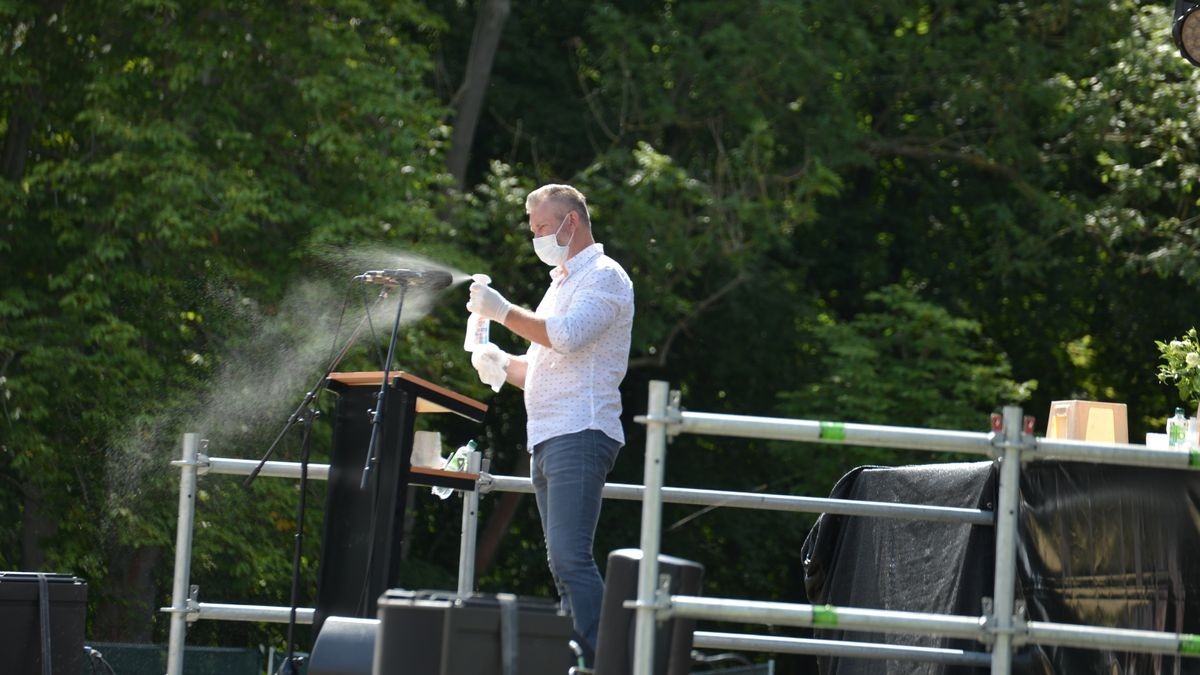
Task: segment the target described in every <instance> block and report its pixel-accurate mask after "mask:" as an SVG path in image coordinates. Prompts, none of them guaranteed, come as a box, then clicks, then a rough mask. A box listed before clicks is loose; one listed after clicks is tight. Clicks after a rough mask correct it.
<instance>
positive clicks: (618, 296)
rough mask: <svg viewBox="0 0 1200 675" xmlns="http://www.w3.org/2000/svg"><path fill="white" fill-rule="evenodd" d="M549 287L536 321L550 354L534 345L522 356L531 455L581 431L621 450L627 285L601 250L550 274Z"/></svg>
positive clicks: (596, 247)
mask: <svg viewBox="0 0 1200 675" xmlns="http://www.w3.org/2000/svg"><path fill="white" fill-rule="evenodd" d="M564 268H565V269H564ZM550 279H551V281H550V288H548V289H547V290H546V295H545V296H543V297H542V301H541V303H540V304H538V307H537V312H536V314H537V316H538V317H540V318H544V319H545V320H546V333H547V335H548V336H549V337H550V344H551V345H552V346H551V347H544V346H542V345H539V344H537V343H536V342H535V343H533V344H532V345H530V347H529V351H527V352H526V353H525V359H526V362H527V369H526V371H525V414H526V418H527V421H526V433H527V434H528V443H529V451H530V452H533V446H535V445H537V444H538V443H541V442H542V441H544V440H547V439H549V438H554V437H556V436H562V435H564V434H569V433H574V432H576V431H583V430H585V429H597V430H599V431H601V432H603V433H604V435H606V436H608V437H609V438H612V439H613V440H615V441H617V442H618V443H621V444H624V443H625V433H624V431H623V430H622V429H621V393H620V391H619V390H618V387H619V386H620V384H621V380H623V379H624V378H625V371H626V369H627V368H628V366H629V341H630V335H631V333H632V331H633V282H632V281H630V280H629V275H628V274H626V273H625V270H624V269H622V268H621V266H620V265H619V264H618V263H617V261H615V260H613V259H612V258H610V257H608V256H606V255H604V246H603V245H601V244H592V245H591V246H588V247H587V248H585V249H583V250H582V251H580V252H579V253H578V254H576V255H575V256H574V257H572V258H571V259H570V260H567V261H566V262H565V263H563V265H559V266H558V267H555V268H554V269H553V270H551V271H550Z"/></svg>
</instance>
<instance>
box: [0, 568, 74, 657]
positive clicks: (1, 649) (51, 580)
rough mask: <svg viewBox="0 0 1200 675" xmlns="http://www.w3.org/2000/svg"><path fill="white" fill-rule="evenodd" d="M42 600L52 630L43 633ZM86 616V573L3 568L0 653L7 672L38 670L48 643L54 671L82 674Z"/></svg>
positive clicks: (0, 586) (0, 594)
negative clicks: (9, 570)
mask: <svg viewBox="0 0 1200 675" xmlns="http://www.w3.org/2000/svg"><path fill="white" fill-rule="evenodd" d="M43 580H44V582H45V583H44V585H43V583H42V581H43ZM43 589H44V592H45V593H46V598H45V603H44V605H43V602H42V592H43ZM43 606H44V608H45V613H46V616H45V622H46V625H47V627H48V628H49V632H48V636H43V630H42V624H43V616H42V613H43ZM86 618H87V582H85V581H83V580H82V579H79V578H77V577H73V576H71V575H69V574H39V573H37V572H0V654H3V660H4V667H3V670H4V672H11V673H30V674H31V675H40V674H41V673H42V660H43V655H42V652H43V650H44V649H46V648H47V647H48V651H47V656H48V657H49V660H50V666H51V668H50V672H51V673H54V675H59V674H62V675H79V673H81V672H83V633H84V623H85V620H86Z"/></svg>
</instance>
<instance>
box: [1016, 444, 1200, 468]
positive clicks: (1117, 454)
mask: <svg viewBox="0 0 1200 675" xmlns="http://www.w3.org/2000/svg"><path fill="white" fill-rule="evenodd" d="M1037 458H1038V459H1039V460H1045V459H1059V460H1066V461H1074V462H1098V463H1100V464H1120V465H1123V466H1149V467H1157V468H1160V469H1191V470H1193V471H1194V470H1197V469H1200V452H1197V451H1195V450H1193V451H1191V452H1181V451H1179V450H1168V449H1163V448H1148V447H1146V446H1144V445H1133V444H1117V443H1103V444H1097V443H1088V442H1087V441H1068V440H1063V439H1058V438H1039V439H1037Z"/></svg>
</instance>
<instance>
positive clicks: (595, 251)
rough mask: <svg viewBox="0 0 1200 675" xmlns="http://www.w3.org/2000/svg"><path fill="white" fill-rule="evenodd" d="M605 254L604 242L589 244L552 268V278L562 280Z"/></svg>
mask: <svg viewBox="0 0 1200 675" xmlns="http://www.w3.org/2000/svg"><path fill="white" fill-rule="evenodd" d="M603 254H604V244H600V243H595V244H591V245H589V246H588V247H587V248H585V249H583V250H582V251H580V252H579V253H576V254H575V255H574V256H572V257H571V258H569V259H567V261H566V262H564V263H563V264H561V265H556V266H555V267H554V268H553V269H551V270H550V278H551V279H553V280H555V281H561V280H563V279H565V278H567V277H568V276H570V275H571V273H572V272H578V271H579V270H581V269H583V267H584V266H586V265H587V264H588V263H590V262H592V261H593V260H595V259H596V258H598V257H600V256H601V255H603Z"/></svg>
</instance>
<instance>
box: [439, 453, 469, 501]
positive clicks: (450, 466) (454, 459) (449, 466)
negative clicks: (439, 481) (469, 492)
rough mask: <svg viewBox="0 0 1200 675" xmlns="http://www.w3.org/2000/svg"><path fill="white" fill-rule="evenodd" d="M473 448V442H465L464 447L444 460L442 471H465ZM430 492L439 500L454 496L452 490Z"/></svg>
mask: <svg viewBox="0 0 1200 675" xmlns="http://www.w3.org/2000/svg"><path fill="white" fill-rule="evenodd" d="M475 447H476V446H475V441H467V444H466V445H464V446H461V447H460V448H459V449H457V450H455V451H454V454H452V455H450V456H449V457H447V458H446V463H445V464H443V465H442V471H466V470H467V462H469V461H470V460H471V453H472V452H475ZM432 492H433V494H435V495H437V496H438V497H440V498H441V499H445V498H447V497H449V496H450V495H452V494H454V488H448V487H435V488H433V490H432Z"/></svg>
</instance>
